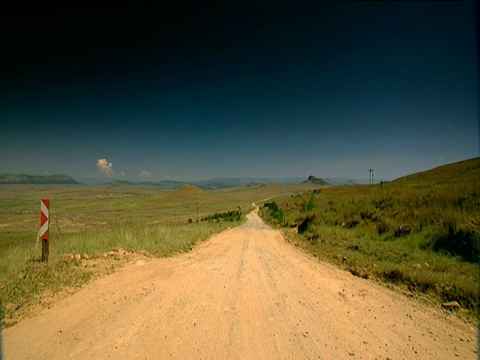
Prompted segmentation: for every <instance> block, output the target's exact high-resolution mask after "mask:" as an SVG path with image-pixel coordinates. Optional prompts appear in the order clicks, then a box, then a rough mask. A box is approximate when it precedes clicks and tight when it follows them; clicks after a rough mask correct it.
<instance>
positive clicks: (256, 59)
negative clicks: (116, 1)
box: [0, 1, 479, 181]
mask: <svg viewBox="0 0 480 360" xmlns="http://www.w3.org/2000/svg"><path fill="white" fill-rule="evenodd" d="M175 4H176V5H173V3H168V4H166V3H162V5H150V6H148V7H147V8H140V7H136V8H129V7H128V6H127V5H122V7H120V8H81V7H76V8H70V7H68V6H67V5H66V6H65V7H63V8H61V9H55V11H58V10H60V11H61V15H57V14H56V13H55V12H54V9H50V10H49V9H45V8H44V9H22V11H13V9H12V11H2V13H3V15H1V16H2V17H3V18H2V19H1V20H2V25H1V26H2V28H1V30H2V33H3V34H8V37H7V39H6V41H5V44H4V46H3V49H4V51H3V50H2V52H3V53H4V55H2V59H1V60H0V62H1V63H0V65H1V70H0V173H28V174H44V173H66V174H68V175H70V176H73V177H74V178H75V179H77V180H80V181H83V180H85V179H93V178H105V179H111V180H113V179H116V178H120V179H126V180H139V179H143V180H150V181H155V180H159V179H182V180H199V179H206V178H212V177H216V176H231V177H301V176H305V177H306V176H308V175H310V174H314V175H317V176H321V177H348V178H357V179H362V178H363V179H368V169H370V168H374V169H375V171H376V172H375V175H376V177H377V178H383V179H394V178H396V177H399V176H402V175H405V174H409V173H412V172H416V171H419V170H425V169H428V168H431V167H434V166H438V165H442V164H445V163H449V162H455V161H460V160H464V159H468V158H472V157H475V156H478V152H479V147H478V146H479V120H478V109H479V106H478V100H479V99H478V98H479V92H478V57H477V38H476V22H475V21H476V19H475V3H474V1H451V2H449V1H438V2H437V1H426V2H421V1H404V2H402V1H390V2H387V1H383V2H382V1H373V2H347V1H341V2H321V1H303V2H302V1H261V2H260V1H258V2H246V3H241V2H232V1H228V2H176V3H175ZM7 10H10V9H7ZM14 10H18V9H14ZM99 159H106V162H102V161H101V162H100V163H99V162H98V160H99ZM102 164H103V165H102ZM109 164H111V166H110V165H109ZM101 170H103V172H102V171H101Z"/></svg>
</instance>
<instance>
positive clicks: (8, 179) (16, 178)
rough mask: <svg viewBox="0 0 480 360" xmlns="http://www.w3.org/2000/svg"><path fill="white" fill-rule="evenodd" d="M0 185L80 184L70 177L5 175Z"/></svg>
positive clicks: (1, 176)
mask: <svg viewBox="0 0 480 360" xmlns="http://www.w3.org/2000/svg"><path fill="white" fill-rule="evenodd" d="M0 184H72V185H73V184H78V182H76V181H75V180H73V179H72V178H71V177H70V176H67V175H65V174H60V175H25V174H3V175H0Z"/></svg>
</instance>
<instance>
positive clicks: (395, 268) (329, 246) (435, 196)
mask: <svg viewBox="0 0 480 360" xmlns="http://www.w3.org/2000/svg"><path fill="white" fill-rule="evenodd" d="M479 175H480V158H476V159H471V160H468V161H464V162H460V163H456V164H451V165H447V166H442V167H439V168H436V169H433V170H430V171H426V172H422V173H419V174H413V175H410V176H407V177H404V178H401V179H398V180H396V181H394V182H391V183H387V184H384V185H383V187H382V188H381V187H380V186H379V185H377V186H375V187H374V188H369V187H368V186H342V187H332V188H327V189H324V190H323V191H322V192H317V193H315V194H313V193H312V192H310V193H308V194H303V195H301V196H293V197H286V198H283V199H282V200H279V201H278V205H279V210H278V211H277V212H275V213H273V212H272V211H271V210H269V209H266V208H264V209H262V212H261V213H262V214H263V216H264V217H266V218H267V219H269V221H270V222H271V223H273V224H276V225H277V226H284V230H285V232H286V233H287V236H288V237H289V238H290V239H292V241H293V242H294V243H296V244H297V245H299V246H301V247H303V248H305V249H307V250H308V251H310V252H311V253H312V254H314V255H315V256H318V257H319V258H322V259H323V260H327V261H330V262H332V263H335V264H337V265H339V266H341V267H343V268H346V269H349V270H351V271H352V273H355V274H357V275H360V276H364V277H373V278H376V279H379V280H381V281H385V282H387V283H394V284H396V285H399V286H401V287H403V288H405V289H406V290H408V291H410V292H413V293H415V294H417V295H421V296H422V297H425V298H428V299H430V300H432V301H434V302H444V301H452V300H455V301H458V302H459V303H460V304H461V306H462V310H461V312H462V313H464V314H465V315H467V316H468V317H470V318H472V317H475V313H476V308H477V307H478V300H479V293H478V285H479V278H480V277H479V269H478V265H477V264H478V261H479V260H480V238H479V225H480V216H479V214H480V212H479V210H480V186H479V185H480V184H479V179H480V176H479ZM311 199H313V200H311ZM309 202H311V204H312V206H310V210H308V203H309ZM312 207H314V208H312ZM272 215H273V216H276V218H274V217H273V216H272ZM307 217H309V219H311V220H310V221H309V224H308V226H306V230H305V232H304V233H303V234H301V235H297V234H296V231H294V227H293V226H295V225H299V224H301V223H302V222H303V221H304V220H305V218H307ZM285 225H286V226H285ZM304 225H305V223H304ZM301 230H302V229H301Z"/></svg>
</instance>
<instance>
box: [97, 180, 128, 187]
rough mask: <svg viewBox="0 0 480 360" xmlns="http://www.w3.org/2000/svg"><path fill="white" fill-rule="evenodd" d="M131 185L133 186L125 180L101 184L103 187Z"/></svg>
mask: <svg viewBox="0 0 480 360" xmlns="http://www.w3.org/2000/svg"><path fill="white" fill-rule="evenodd" d="M132 185H135V184H134V183H132V182H130V181H126V180H115V181H112V182H108V183H106V184H103V186H132Z"/></svg>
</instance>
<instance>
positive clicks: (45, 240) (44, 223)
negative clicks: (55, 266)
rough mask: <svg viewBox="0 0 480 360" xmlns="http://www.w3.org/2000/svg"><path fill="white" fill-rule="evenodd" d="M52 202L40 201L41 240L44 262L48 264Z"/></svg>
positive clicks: (47, 200)
mask: <svg viewBox="0 0 480 360" xmlns="http://www.w3.org/2000/svg"><path fill="white" fill-rule="evenodd" d="M49 218H50V200H49V199H42V201H40V239H42V261H47V262H48V255H49V253H50V240H49V239H50V229H49V228H50V220H49Z"/></svg>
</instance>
